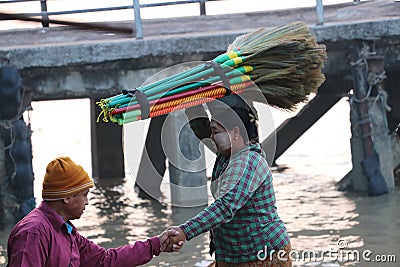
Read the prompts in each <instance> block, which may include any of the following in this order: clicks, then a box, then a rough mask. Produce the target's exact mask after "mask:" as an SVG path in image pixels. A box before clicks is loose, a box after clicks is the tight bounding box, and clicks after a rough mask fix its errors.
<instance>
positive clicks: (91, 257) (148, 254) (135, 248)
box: [76, 233, 161, 267]
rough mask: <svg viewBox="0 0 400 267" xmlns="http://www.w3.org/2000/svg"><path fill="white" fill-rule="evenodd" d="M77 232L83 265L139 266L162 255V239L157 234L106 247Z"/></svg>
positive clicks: (94, 266)
mask: <svg viewBox="0 0 400 267" xmlns="http://www.w3.org/2000/svg"><path fill="white" fill-rule="evenodd" d="M76 234H77V242H78V244H79V247H80V255H81V266H87V267H90V266H93V267H100V266H103V267H108V266H120V267H124V266H129V267H131V266H139V265H143V264H145V263H147V262H149V261H150V260H151V259H152V258H153V256H158V255H160V253H161V251H160V240H159V238H158V237H157V236H155V237H152V238H150V239H147V240H146V241H136V242H135V243H134V244H132V245H126V246H121V247H118V248H110V249H105V248H103V247H101V246H99V245H97V244H95V243H93V242H92V241H90V240H89V239H87V238H85V237H83V236H81V235H80V234H79V233H76Z"/></svg>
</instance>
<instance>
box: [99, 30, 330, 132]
mask: <svg viewBox="0 0 400 267" xmlns="http://www.w3.org/2000/svg"><path fill="white" fill-rule="evenodd" d="M325 60H326V49H325V46H324V45H321V44H318V43H317V41H316V37H315V36H314V35H313V34H311V33H310V31H309V29H308V27H307V25H306V24H305V23H303V22H295V23H291V24H288V25H284V26H281V27H278V28H275V29H272V30H266V29H260V30H257V31H255V32H252V33H249V34H245V35H242V36H239V37H237V38H236V39H235V40H234V41H233V43H232V44H230V45H229V47H228V49H227V52H226V53H224V54H221V55H219V56H218V57H216V58H215V59H213V60H212V61H210V62H206V63H204V64H201V65H199V66H197V67H194V68H191V69H189V70H186V71H182V72H180V73H178V74H175V75H172V76H169V77H167V78H164V79H162V80H159V81H156V82H153V83H150V84H147V85H144V86H141V87H138V88H136V89H134V90H124V91H123V92H122V93H121V94H119V95H116V96H113V97H110V98H106V99H102V100H101V101H99V102H98V105H99V106H100V107H101V108H102V113H101V114H100V115H103V120H104V121H106V122H108V121H109V120H110V121H112V122H117V123H119V124H120V125H122V124H125V123H128V122H133V121H137V120H141V119H146V118H149V117H155V116H159V115H163V114H168V113H170V112H172V111H174V110H177V109H184V108H188V107H192V106H196V105H200V104H203V103H206V102H209V101H213V100H214V99H218V98H221V97H223V96H225V95H226V94H227V93H236V94H241V93H243V92H245V91H246V88H250V87H251V86H254V85H255V86H256V87H257V88H258V89H259V90H261V92H262V94H263V95H264V97H265V98H266V100H267V103H268V104H269V105H271V106H274V107H278V108H280V109H284V110H293V109H294V108H295V107H296V105H297V104H298V103H300V102H304V101H306V100H307V99H308V96H309V94H310V93H313V92H316V90H317V89H318V87H319V86H320V85H321V84H322V83H323V82H324V80H325V76H324V75H323V73H322V68H323V66H324V62H325ZM256 101H257V100H256ZM99 117H100V116H99Z"/></svg>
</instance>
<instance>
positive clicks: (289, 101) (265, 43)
mask: <svg viewBox="0 0 400 267" xmlns="http://www.w3.org/2000/svg"><path fill="white" fill-rule="evenodd" d="M230 50H237V51H240V52H241V55H242V56H245V57H246V60H245V63H243V64H246V65H251V66H254V67H255V68H254V70H253V71H251V72H249V73H247V74H249V75H250V76H251V77H254V79H252V80H253V81H254V82H255V83H256V85H257V86H258V88H259V89H260V90H261V92H262V93H263V95H264V96H265V98H266V99H267V101H268V104H270V105H272V106H275V107H278V108H281V109H286V110H293V109H294V108H295V107H296V105H297V104H298V103H300V102H304V101H306V100H307V99H308V96H309V95H310V93H313V92H316V91H317V89H318V87H319V86H321V84H322V83H323V82H324V81H325V76H324V74H323V73H322V68H323V66H324V63H325V61H326V59H327V55H326V48H325V45H322V44H318V43H317V41H316V37H315V36H314V35H313V34H311V32H310V31H309V29H308V26H307V25H306V24H305V23H303V22H294V23H291V24H288V25H284V26H281V27H278V28H275V29H272V30H267V29H259V30H257V31H255V32H252V33H249V34H245V35H242V36H239V37H237V38H236V39H235V40H234V41H233V42H232V44H230V45H229V47H228V51H230Z"/></svg>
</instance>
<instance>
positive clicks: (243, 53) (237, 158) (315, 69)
mask: <svg viewBox="0 0 400 267" xmlns="http://www.w3.org/2000/svg"><path fill="white" fill-rule="evenodd" d="M325 59H326V52H325V47H324V46H323V45H319V44H318V43H317V42H316V39H315V37H314V36H313V35H311V34H310V32H309V30H308V28H307V26H306V25H305V24H304V23H293V24H289V25H286V26H283V27H280V28H277V29H274V30H270V31H267V30H264V29H262V30H259V31H256V32H254V33H251V34H247V35H243V36H240V37H238V38H237V39H236V40H235V41H234V42H233V43H232V44H231V45H230V46H229V48H228V52H227V53H225V54H223V55H221V56H219V57H217V58H216V59H214V60H213V61H212V62H211V64H208V66H207V64H204V65H201V66H199V67H196V68H193V69H190V70H188V71H185V72H182V73H179V74H177V75H174V76H171V77H169V78H167V79H164V80H161V81H158V82H155V83H152V84H149V85H146V86H144V87H142V88H137V89H136V90H133V91H132V92H125V93H124V94H121V95H119V96H116V97H113V98H110V99H106V100H104V101H101V102H100V103H99V104H100V106H101V107H102V109H103V114H104V116H105V119H106V120H108V119H110V120H111V121H113V122H118V123H119V124H124V123H127V122H132V121H136V120H139V119H145V118H148V117H152V116H158V115H160V114H167V113H169V112H171V111H173V110H175V109H183V108H185V109H186V114H187V115H188V118H189V121H190V125H191V128H192V129H193V131H194V132H195V134H196V135H197V137H199V138H200V139H203V138H210V139H211V140H212V141H213V143H214V144H215V148H216V150H215V151H216V154H217V158H216V162H215V165H214V169H213V173H212V185H211V191H212V194H213V197H214V198H215V201H214V202H213V203H212V204H210V205H209V206H208V207H207V208H205V209H204V210H203V211H201V212H200V213H199V214H198V215H196V216H194V217H193V218H191V219H189V220H187V221H186V222H185V223H184V224H182V225H180V226H173V227H170V228H172V229H175V230H177V231H179V235H178V236H177V237H174V242H178V241H180V240H190V239H192V238H194V237H196V236H198V235H200V234H202V233H205V232H207V231H210V232H211V236H212V237H211V244H210V245H211V246H210V249H211V252H214V251H215V259H216V266H217V267H225V266H230V267H245V266H281V267H286V266H291V265H292V263H291V258H290V250H291V245H290V239H289V236H288V233H287V231H286V228H285V226H284V223H283V222H282V220H281V219H280V217H279V216H278V213H277V209H276V200H275V194H274V189H273V183H272V175H271V171H270V169H269V167H268V163H267V161H266V159H265V154H264V152H263V151H262V149H261V146H260V144H259V142H258V130H257V124H256V120H257V114H256V111H255V110H254V108H253V107H252V104H251V100H254V101H260V99H246V98H244V96H245V95H246V90H247V91H249V90H252V88H253V87H254V86H253V85H255V86H256V87H258V89H259V90H260V91H261V92H262V94H263V95H264V97H265V98H266V100H267V101H268V104H269V105H272V106H276V107H278V108H281V109H285V110H292V109H294V108H295V106H296V104H298V103H299V102H303V101H306V100H307V99H308V96H309V94H310V93H312V92H315V91H316V89H317V88H318V87H319V86H320V85H321V84H322V82H323V81H324V75H323V74H322V73H321V70H322V67H323V64H324V61H325ZM232 68H233V69H234V70H232ZM168 88H169V89H168ZM136 94H137V95H136ZM215 99H218V100H215ZM261 101H262V100H261ZM203 103H208V104H207V106H208V109H209V111H210V113H211V121H209V119H208V116H207V113H205V111H204V109H202V107H201V106H200V104H203ZM267 152H268V151H267Z"/></svg>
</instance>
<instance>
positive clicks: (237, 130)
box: [232, 127, 241, 140]
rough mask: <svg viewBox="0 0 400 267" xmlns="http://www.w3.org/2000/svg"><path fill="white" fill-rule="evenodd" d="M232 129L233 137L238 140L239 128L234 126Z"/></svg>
mask: <svg viewBox="0 0 400 267" xmlns="http://www.w3.org/2000/svg"><path fill="white" fill-rule="evenodd" d="M232 131H233V139H234V140H238V138H239V137H240V136H241V132H240V128H239V127H234V128H233V129H232Z"/></svg>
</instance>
